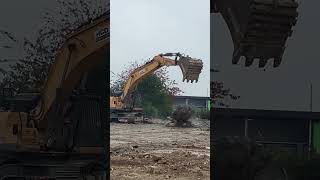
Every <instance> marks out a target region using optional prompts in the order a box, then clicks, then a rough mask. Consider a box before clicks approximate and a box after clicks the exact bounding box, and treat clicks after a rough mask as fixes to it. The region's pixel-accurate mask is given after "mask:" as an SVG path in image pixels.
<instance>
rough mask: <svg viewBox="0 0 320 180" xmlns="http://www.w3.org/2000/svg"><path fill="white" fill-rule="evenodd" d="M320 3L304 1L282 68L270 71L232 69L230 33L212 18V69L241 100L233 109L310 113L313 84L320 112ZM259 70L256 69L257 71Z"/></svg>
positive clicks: (238, 67) (222, 23)
mask: <svg viewBox="0 0 320 180" xmlns="http://www.w3.org/2000/svg"><path fill="white" fill-rule="evenodd" d="M319 6H320V1H302V3H301V4H300V7H299V9H298V11H299V18H298V23H297V25H296V26H295V27H294V32H293V35H292V37H291V38H290V39H289V40H288V42H287V48H286V51H285V54H284V57H283V61H282V64H281V65H280V67H279V68H276V69H274V68H272V67H271V66H270V65H271V62H269V64H268V67H267V68H266V71H263V69H258V68H255V67H257V66H258V64H257V62H256V63H255V64H253V65H252V66H251V67H248V68H245V67H244V65H243V64H244V62H243V61H242V62H241V63H240V64H241V65H231V57H232V52H233V46H232V40H231V36H230V34H229V30H228V28H227V26H226V24H225V22H224V21H223V19H222V17H221V16H220V15H219V14H215V15H211V17H212V19H211V23H212V24H211V40H212V41H213V42H214V43H213V46H211V53H212V55H211V57H212V60H211V62H212V64H211V65H212V66H213V67H215V68H217V69H219V70H220V71H221V72H220V73H215V74H214V75H211V78H212V79H215V80H221V81H224V82H225V85H226V86H227V87H230V88H231V89H232V90H233V91H234V92H236V93H237V94H238V95H240V96H241V98H240V100H239V101H237V102H236V103H233V104H232V105H233V106H232V107H238V108H250V109H277V110H298V111H306V110H308V111H309V110H310V108H309V107H310V83H312V84H313V111H320V101H319V100H320V80H319V77H320V76H319V75H320V71H319V68H320V53H319V50H320V49H319V42H320V35H319V32H320V24H319V23H318V20H317V19H316V17H319V16H318V15H319V11H318V7H319ZM253 66H255V67H253Z"/></svg>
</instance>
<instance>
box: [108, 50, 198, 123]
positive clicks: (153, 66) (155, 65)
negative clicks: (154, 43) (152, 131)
mask: <svg viewBox="0 0 320 180" xmlns="http://www.w3.org/2000/svg"><path fill="white" fill-rule="evenodd" d="M170 57H174V59H171V58H170ZM164 66H167V67H168V66H179V67H180V69H181V71H182V75H183V79H182V80H183V82H184V81H187V82H191V83H193V82H198V79H199V75H200V73H201V70H202V68H203V62H202V61H201V60H200V59H195V58H191V57H189V56H185V55H182V54H180V53H165V54H159V55H156V56H154V57H153V58H152V60H150V61H148V62H147V63H146V64H144V65H142V66H140V67H138V68H136V69H135V70H133V71H132V72H131V73H130V74H129V76H128V79H127V80H126V82H125V83H124V85H123V89H122V92H120V93H119V96H116V97H114V96H110V113H111V114H110V119H111V121H115V122H117V121H119V118H124V117H125V116H128V115H129V117H130V116H133V115H134V116H139V115H142V111H143V110H142V109H141V108H136V107H134V97H132V96H131V95H132V92H133V91H134V89H135V88H136V87H137V85H138V83H139V82H140V81H141V80H143V78H145V77H147V76H148V75H150V74H152V73H153V72H155V71H156V70H158V69H160V68H162V67H164Z"/></svg>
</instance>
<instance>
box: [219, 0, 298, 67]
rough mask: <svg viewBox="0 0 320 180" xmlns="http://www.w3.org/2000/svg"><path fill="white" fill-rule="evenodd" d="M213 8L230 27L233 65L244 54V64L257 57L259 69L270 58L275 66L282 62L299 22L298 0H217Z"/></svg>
mask: <svg viewBox="0 0 320 180" xmlns="http://www.w3.org/2000/svg"><path fill="white" fill-rule="evenodd" d="M214 7H215V10H216V11H217V12H220V13H221V14H222V16H223V18H224V20H225V21H226V23H227V25H228V27H229V29H230V32H231V36H232V39H233V43H234V52H233V58H232V63H233V64H238V62H239V60H240V58H241V57H242V56H244V57H245V66H251V65H252V64H253V62H254V60H255V59H258V60H259V67H260V68H262V67H265V66H266V64H267V61H268V60H269V59H274V63H273V66H274V67H278V66H279V65H280V63H281V60H282V56H283V53H284V50H285V45H286V41H287V39H288V38H289V37H290V36H291V35H292V27H293V26H295V25H296V22H297V16H298V12H297V8H298V3H297V2H295V0H242V1H239V0H216V1H215V4H214Z"/></svg>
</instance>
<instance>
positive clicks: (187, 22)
mask: <svg viewBox="0 0 320 180" xmlns="http://www.w3.org/2000/svg"><path fill="white" fill-rule="evenodd" d="M110 3H111V35H110V36H111V64H110V66H111V71H112V72H113V73H116V74H117V73H119V72H121V71H122V70H123V68H125V67H126V66H127V65H128V64H129V62H132V61H143V60H146V59H150V58H152V57H153V56H155V55H157V54H159V53H167V52H181V53H184V54H187V55H189V56H191V57H194V58H199V59H202V61H203V62H204V68H203V71H202V73H201V74H200V77H199V81H198V83H193V84H191V83H186V82H182V73H181V70H180V69H179V67H169V68H168V71H169V76H170V78H172V79H174V80H176V82H177V83H178V86H179V88H180V89H181V90H182V91H184V92H185V93H183V95H190V96H209V84H210V83H209V82H210V5H209V0H202V1H198V0H175V1H172V0H157V1H156V0H153V1H150V0H134V1H132V0H111V2H110ZM111 75H112V74H111ZM112 77H113V76H111V78H112Z"/></svg>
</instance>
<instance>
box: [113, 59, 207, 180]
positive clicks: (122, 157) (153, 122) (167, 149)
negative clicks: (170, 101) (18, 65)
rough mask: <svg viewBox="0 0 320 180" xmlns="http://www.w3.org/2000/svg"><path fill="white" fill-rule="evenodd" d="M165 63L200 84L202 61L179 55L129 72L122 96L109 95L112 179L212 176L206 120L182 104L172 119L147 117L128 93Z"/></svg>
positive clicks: (197, 177) (187, 78) (151, 62)
mask: <svg viewBox="0 0 320 180" xmlns="http://www.w3.org/2000/svg"><path fill="white" fill-rule="evenodd" d="M164 66H179V67H180V69H181V72H182V74H183V81H186V83H187V82H198V80H199V76H200V73H201V70H202V68H203V63H202V61H201V60H199V59H194V58H191V57H189V56H183V55H181V54H180V53H165V54H160V55H156V56H155V57H153V58H152V60H150V61H148V62H146V63H145V64H143V65H141V66H139V67H137V68H136V69H134V70H133V71H132V72H131V73H130V74H129V75H128V79H127V80H126V81H125V82H124V83H123V86H122V89H123V90H122V91H121V92H122V93H121V95H120V96H118V97H110V110H111V111H110V113H111V116H110V121H111V122H112V123H111V125H110V129H111V132H110V154H111V178H112V179H190V180H191V179H209V177H210V176H209V172H210V171H209V167H210V165H209V157H210V153H209V152H210V147H209V138H210V136H209V132H210V131H209V129H210V127H209V118H207V119H199V117H196V116H192V115H193V114H191V113H190V111H188V110H186V111H184V109H185V108H186V107H182V106H179V107H177V108H176V110H175V111H174V112H173V114H172V117H169V118H172V119H171V120H170V119H158V118H156V117H148V118H146V117H144V109H143V108H137V107H136V106H137V104H136V103H134V101H135V98H134V96H132V94H135V93H133V91H135V89H136V88H137V86H139V83H141V81H143V80H144V79H146V78H147V77H148V76H150V75H151V74H152V73H153V72H155V71H156V70H158V69H160V68H162V67H164ZM205 103H206V102H205ZM191 105H192V104H190V106H191ZM179 108H180V109H179ZM206 108H207V107H206V106H204V109H205V110H206V111H207V112H209V110H208V109H206ZM175 113H176V114H175ZM188 113H190V115H189V114H188ZM185 116H187V117H185ZM179 120H180V121H181V122H179ZM184 123H188V124H184ZM184 126H186V127H184Z"/></svg>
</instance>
